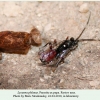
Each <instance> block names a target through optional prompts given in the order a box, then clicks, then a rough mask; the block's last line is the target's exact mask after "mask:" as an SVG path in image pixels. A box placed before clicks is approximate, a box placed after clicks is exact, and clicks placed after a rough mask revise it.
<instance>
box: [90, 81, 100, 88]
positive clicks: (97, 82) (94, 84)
mask: <svg viewBox="0 0 100 100" xmlns="http://www.w3.org/2000/svg"><path fill="white" fill-rule="evenodd" d="M89 84H90V85H91V86H94V87H96V86H98V85H99V84H100V82H99V81H97V80H94V81H90V82H89Z"/></svg>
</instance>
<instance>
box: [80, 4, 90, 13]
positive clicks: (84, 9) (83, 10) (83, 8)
mask: <svg viewBox="0 0 100 100" xmlns="http://www.w3.org/2000/svg"><path fill="white" fill-rule="evenodd" d="M88 11H89V6H88V4H87V3H84V4H82V5H81V6H80V8H79V12H81V13H87V12H88Z"/></svg>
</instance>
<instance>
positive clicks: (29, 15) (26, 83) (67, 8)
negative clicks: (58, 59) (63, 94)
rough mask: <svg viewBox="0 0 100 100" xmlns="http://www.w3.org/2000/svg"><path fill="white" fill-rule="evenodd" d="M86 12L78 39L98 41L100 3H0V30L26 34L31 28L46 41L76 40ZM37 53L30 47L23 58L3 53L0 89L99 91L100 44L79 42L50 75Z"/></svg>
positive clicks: (0, 62) (33, 47)
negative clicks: (36, 29) (35, 28)
mask: <svg viewBox="0 0 100 100" xmlns="http://www.w3.org/2000/svg"><path fill="white" fill-rule="evenodd" d="M84 5H85V6H84ZM89 11H91V18H90V22H89V25H88V26H87V28H86V30H85V32H84V33H83V35H82V36H81V38H89V39H91V38H93V39H100V2H0V31H5V30H11V31H25V32H30V30H31V28H32V27H33V26H35V27H37V28H38V29H39V31H40V33H41V35H42V38H43V39H46V40H48V42H49V41H52V40H53V39H57V40H58V41H62V40H64V39H65V38H66V37H67V36H69V37H74V38H76V37H77V36H78V35H79V34H80V33H81V31H82V29H83V28H84V27H85V25H86V22H87V20H88V16H89ZM44 43H45V41H44V40H43V44H44ZM38 51H39V47H35V46H32V47H31V49H30V51H29V52H28V54H27V55H19V54H7V53H3V54H2V56H3V58H2V60H0V89H100V77H99V76H100V42H97V41H96V42H84V43H79V46H78V48H77V49H76V50H75V51H73V52H72V53H71V54H70V55H69V56H68V57H67V58H66V59H65V63H64V64H61V65H59V67H58V68H57V69H56V72H54V73H53V72H52V70H51V69H50V68H48V67H47V66H43V65H42V64H41V62H40V60H39V58H38V56H37V53H38Z"/></svg>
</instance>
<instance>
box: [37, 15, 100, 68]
mask: <svg viewBox="0 0 100 100" xmlns="http://www.w3.org/2000/svg"><path fill="white" fill-rule="evenodd" d="M90 16H91V13H90V15H89V18H88V21H87V23H86V26H87V25H88V23H89V20H90ZM86 26H85V27H84V29H83V30H82V32H81V34H80V35H79V36H78V37H77V38H76V39H74V38H73V37H71V38H70V39H68V37H67V38H66V39H65V40H64V41H63V42H62V43H61V44H60V45H59V46H57V47H56V48H55V46H56V45H57V41H56V40H54V42H53V43H51V42H48V43H47V44H46V45H45V46H43V47H42V48H41V49H40V51H39V56H40V60H41V62H42V63H43V64H52V62H53V65H54V66H55V67H57V66H58V65H59V64H61V63H62V62H64V59H65V58H66V56H68V54H69V53H70V52H71V51H73V50H75V49H76V48H77V47H78V43H79V42H82V41H100V40H95V39H79V38H80V37H81V35H82V34H83V32H84V30H85V29H86ZM47 45H49V48H48V49H46V50H45V47H47Z"/></svg>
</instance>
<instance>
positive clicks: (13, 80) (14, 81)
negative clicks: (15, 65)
mask: <svg viewBox="0 0 100 100" xmlns="http://www.w3.org/2000/svg"><path fill="white" fill-rule="evenodd" d="M18 82H19V80H18V79H17V78H11V79H9V80H8V83H10V84H17V83H18Z"/></svg>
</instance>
